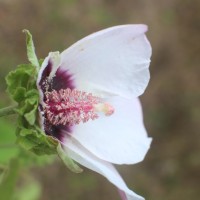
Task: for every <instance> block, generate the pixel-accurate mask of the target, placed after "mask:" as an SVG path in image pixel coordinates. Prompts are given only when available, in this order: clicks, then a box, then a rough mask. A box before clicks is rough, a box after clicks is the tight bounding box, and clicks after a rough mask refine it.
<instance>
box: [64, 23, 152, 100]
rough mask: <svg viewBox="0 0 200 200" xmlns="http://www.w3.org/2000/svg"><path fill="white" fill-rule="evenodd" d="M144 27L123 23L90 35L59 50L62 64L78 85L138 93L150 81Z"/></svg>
mask: <svg viewBox="0 0 200 200" xmlns="http://www.w3.org/2000/svg"><path fill="white" fill-rule="evenodd" d="M146 31H147V26H146V25H122V26H116V27H112V28H108V29H105V30H102V31H99V32H96V33H94V34H92V35H89V36H87V37H85V38H83V39H82V40H80V41H78V42H77V43H75V44H74V45H72V46H71V47H70V48H68V49H66V50H65V51H64V52H62V53H61V57H62V61H61V68H65V69H68V70H69V71H70V73H72V74H73V77H74V80H75V81H76V87H77V89H80V90H85V91H87V92H93V93H96V94H101V95H106V94H111V95H120V96H124V97H136V96H139V95H140V94H142V93H143V92H144V90H145V88H146V86H147V84H148V81H149V69H148V67H149V63H150V56H151V46H150V43H149V41H148V40H147V38H146V36H145V34H144V33H145V32H146Z"/></svg>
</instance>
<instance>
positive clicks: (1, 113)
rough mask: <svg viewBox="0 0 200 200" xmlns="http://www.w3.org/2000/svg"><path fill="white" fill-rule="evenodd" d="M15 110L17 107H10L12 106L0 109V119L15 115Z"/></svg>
mask: <svg viewBox="0 0 200 200" xmlns="http://www.w3.org/2000/svg"><path fill="white" fill-rule="evenodd" d="M15 108H17V105H12V106H8V107H5V108H1V109H0V117H4V116H7V115H12V114H15V113H16V111H15Z"/></svg>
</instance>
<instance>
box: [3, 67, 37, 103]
mask: <svg viewBox="0 0 200 200" xmlns="http://www.w3.org/2000/svg"><path fill="white" fill-rule="evenodd" d="M33 75H36V69H35V67H34V66H33V65H30V64H23V65H19V66H17V69H16V70H15V71H11V72H10V73H9V74H8V75H7V77H6V83H7V91H8V93H9V94H10V95H11V96H12V98H13V99H14V100H15V101H16V102H19V103H20V102H21V101H22V100H23V99H24V98H25V94H26V92H27V91H29V89H32V88H36V80H35V79H34V78H33Z"/></svg>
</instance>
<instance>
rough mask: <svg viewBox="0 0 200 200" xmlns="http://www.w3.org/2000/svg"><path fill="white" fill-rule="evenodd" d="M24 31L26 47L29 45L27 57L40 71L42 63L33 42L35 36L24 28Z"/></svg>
mask: <svg viewBox="0 0 200 200" xmlns="http://www.w3.org/2000/svg"><path fill="white" fill-rule="evenodd" d="M23 32H24V33H25V34H26V47H27V57H28V60H29V61H30V63H31V64H33V65H34V66H35V67H36V69H37V71H39V68H40V64H39V62H38V59H37V56H36V53H35V46H34V43H33V38H32V35H31V33H30V32H29V30H26V29H24V30H23Z"/></svg>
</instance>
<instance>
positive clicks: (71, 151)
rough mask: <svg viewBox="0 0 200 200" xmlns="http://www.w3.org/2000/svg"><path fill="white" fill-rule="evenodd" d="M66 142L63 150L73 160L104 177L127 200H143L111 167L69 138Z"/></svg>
mask: <svg viewBox="0 0 200 200" xmlns="http://www.w3.org/2000/svg"><path fill="white" fill-rule="evenodd" d="M66 141H67V145H66V146H64V149H65V151H66V153H67V154H68V156H70V157H71V158H72V159H73V160H75V161H76V162H78V163H80V164H81V165H83V166H85V167H87V168H89V169H91V170H93V171H95V172H97V173H99V174H101V175H103V176H104V177H106V178H107V179H108V180H109V181H110V182H111V183H113V184H114V185H115V186H116V187H117V188H119V190H121V191H122V192H124V193H125V195H126V197H127V200H144V198H143V197H141V196H139V195H137V194H136V193H134V192H133V191H131V190H130V189H129V188H128V187H127V186H126V184H125V183H124V181H123V179H122V178H121V176H120V175H119V173H118V172H117V171H116V169H115V168H114V166H113V165H111V164H110V163H108V162H105V161H103V160H101V159H99V158H97V157H96V156H94V155H93V154H91V153H90V152H89V151H87V150H86V149H85V148H84V147H83V146H81V145H80V144H79V143H78V142H77V141H76V140H74V139H72V138H70V137H69V138H66ZM64 143H65V142H64Z"/></svg>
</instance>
